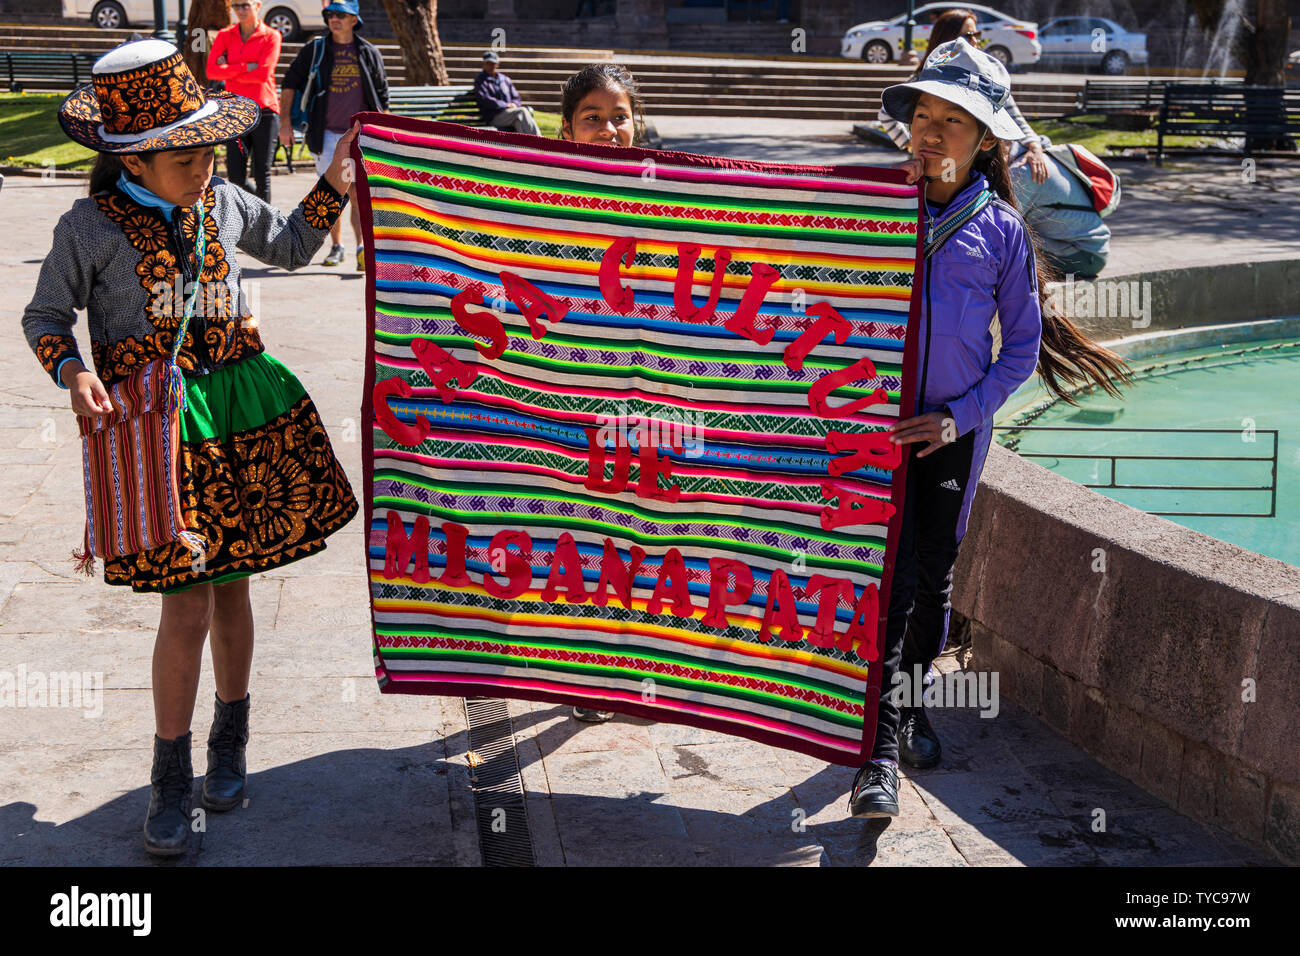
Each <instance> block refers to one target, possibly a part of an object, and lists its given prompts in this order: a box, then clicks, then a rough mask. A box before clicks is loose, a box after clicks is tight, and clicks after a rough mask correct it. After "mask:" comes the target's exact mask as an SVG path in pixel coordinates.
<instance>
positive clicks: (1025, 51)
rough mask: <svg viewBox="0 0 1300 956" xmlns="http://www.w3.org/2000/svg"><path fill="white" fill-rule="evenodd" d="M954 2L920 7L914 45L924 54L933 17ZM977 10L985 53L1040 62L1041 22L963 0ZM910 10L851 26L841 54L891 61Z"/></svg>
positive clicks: (1009, 61)
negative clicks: (1033, 21)
mask: <svg viewBox="0 0 1300 956" xmlns="http://www.w3.org/2000/svg"><path fill="white" fill-rule="evenodd" d="M956 6H957V4H955V3H927V4H926V5H925V6H923V7H917V8H916V13H915V19H916V26H915V27H914V28H913V30H912V46H913V48H914V49H915V50H916V51H917V53H918V54H920V55H924V53H925V48H926V45H927V43H928V42H929V39H930V26H931V21H932V20H933V19H934V18H935V17H937V16H938V15H939V14H941V13H943V12H944V11H945V10H952V9H954V8H955V7H956ZM962 6H964V7H965V8H966V9H967V10H970V12H971V13H973V14H975V25H976V28H977V29H978V30H979V31H980V39H979V44H980V47H981V48H982V49H983V50H984V52H985V53H988V54H990V55H991V56H995V57H997V58H998V59H999V60H1001V61H1002V62H1003V63H1004V64H1006V65H1007V66H1008V67H1011V66H1023V65H1025V64H1029V63H1036V62H1038V57H1039V53H1040V52H1041V51H1040V48H1039V46H1038V39H1037V37H1038V24H1036V23H1032V22H1030V21H1026V20H1019V19H1017V18H1016V17H1012V16H1008V15H1007V14H1005V13H999V12H998V11H997V10H994V9H993V8H992V7H984V6H980V5H979V4H974V3H967V4H962ZM906 23H907V14H906V13H902V14H899V15H898V16H896V17H894V19H892V20H871V21H868V22H866V23H859V24H858V25H857V26H855V27H850V28H849V31H848V32H847V33H846V34H844V39H843V40H842V41H841V43H840V55H841V56H844V57H847V58H848V59H850V60H866V61H867V62H868V63H890V62H892V61H894V60H897V59H898V58H899V56H900V55H901V54H902V52H903V29H904V25H905V24H906Z"/></svg>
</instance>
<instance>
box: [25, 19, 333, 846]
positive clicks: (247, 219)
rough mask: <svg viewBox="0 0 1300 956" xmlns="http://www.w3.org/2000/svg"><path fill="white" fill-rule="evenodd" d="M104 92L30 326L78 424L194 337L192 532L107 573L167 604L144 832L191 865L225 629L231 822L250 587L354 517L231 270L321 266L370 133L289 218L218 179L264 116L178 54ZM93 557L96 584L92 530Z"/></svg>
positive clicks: (213, 793) (104, 78)
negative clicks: (215, 172)
mask: <svg viewBox="0 0 1300 956" xmlns="http://www.w3.org/2000/svg"><path fill="white" fill-rule="evenodd" d="M92 79H93V82H92V84H91V85H90V86H87V87H83V88H81V89H79V90H76V91H75V92H73V93H72V94H71V95H70V96H69V97H68V98H67V99H66V100H65V101H64V103H63V105H62V107H61V108H60V111H59V120H60V123H61V124H62V126H63V129H64V131H65V132H66V133H67V134H68V136H70V137H71V138H72V139H74V140H76V141H77V142H79V143H81V144H83V145H85V146H88V147H89V148H91V149H94V150H97V151H98V152H99V158H98V160H97V162H96V164H95V167H94V172H93V173H92V175H91V182H90V197H89V198H87V199H80V200H78V201H77V202H76V203H74V204H73V207H72V209H71V210H69V211H68V212H67V213H65V214H64V215H63V217H62V218H61V219H60V220H59V222H58V224H57V225H56V226H55V229H54V242H53V249H52V250H51V252H50V254H49V255H48V256H47V257H46V259H45V262H44V264H43V265H42V267H41V272H40V278H39V280H38V283H37V287H36V294H35V297H34V298H33V299H32V302H31V304H30V305H28V307H27V309H26V311H25V312H24V314H23V328H24V331H25V332H26V335H27V340H28V342H29V343H30V345H31V347H32V349H33V350H34V351H35V353H36V356H37V358H38V359H39V360H40V362H41V365H42V366H43V367H44V368H45V370H46V372H48V373H49V374H50V376H51V377H52V378H53V380H54V381H55V382H56V383H57V384H58V385H59V386H61V387H63V388H66V389H69V390H70V391H71V400H72V408H73V411H74V412H76V413H77V414H78V415H80V416H91V417H94V416H110V415H112V414H113V413H114V411H115V409H114V403H113V400H112V398H111V397H110V389H111V388H112V387H113V386H114V385H115V384H116V383H121V382H124V381H125V380H127V379H129V378H131V377H132V376H133V375H134V374H135V373H136V371H137V370H138V369H141V368H142V367H144V366H147V365H149V364H150V363H151V362H153V361H154V360H155V359H159V358H164V359H165V358H168V357H169V356H172V355H173V346H174V344H175V340H176V338H177V335H178V333H180V332H181V331H182V330H183V337H182V340H181V344H180V347H179V350H178V351H175V354H174V366H175V367H176V368H179V370H180V372H179V373H175V372H171V369H170V367H169V372H171V374H173V376H174V381H175V382H176V385H175V390H176V393H177V403H176V405H174V406H172V407H180V408H181V409H182V410H181V411H180V413H179V417H180V429H179V439H180V441H179V455H177V456H176V457H177V472H176V473H177V477H178V485H179V501H180V508H181V513H182V514H183V519H184V530H183V531H181V532H180V537H179V538H177V540H174V541H170V542H169V543H166V544H163V545H162V546H160V547H156V548H150V549H147V550H142V551H138V552H136V553H128V554H117V555H114V556H112V557H106V559H105V563H104V580H105V582H107V583H108V584H114V585H124V586H130V587H131V588H132V590H134V591H141V592H145V591H147V592H157V593H161V594H162V615H161V621H160V623H159V626H158V636H157V640H156V643H155V645H154V656H153V695H154V714H155V720H156V728H155V731H156V732H155V736H154V759H153V771H152V774H151V783H152V790H151V793H150V798H149V811H148V815H147V818H146V820H145V825H144V832H145V847H146V849H147V850H148V851H149V852H150V853H152V854H155V855H160V856H174V855H177V854H180V853H183V852H185V849H186V847H187V843H188V838H189V834H190V830H191V820H190V816H191V799H192V788H193V771H192V769H191V752H190V751H191V748H190V745H191V734H190V723H191V719H192V717H193V712H194V703H195V697H196V695H197V692H198V683H199V670H200V664H201V658H202V651H203V643H204V641H205V639H206V637H207V634H208V632H209V630H211V634H212V663H213V671H214V672H215V677H216V690H217V694H216V707H215V719H214V720H213V724H212V728H211V732H210V734H209V736H208V753H207V758H208V765H207V774H206V776H205V778H204V781H203V790H202V802H203V805H204V806H205V807H206V808H207V809H209V810H218V811H219V810H228V809H231V808H233V807H234V806H236V805H238V804H239V803H240V802H241V801H242V799H243V793H244V787H245V780H246V767H245V756H244V754H245V745H246V743H247V741H248V713H249V705H250V697H249V694H248V679H249V673H250V669H251V661H252V650H253V616H252V610H251V607H250V604H249V597H248V584H249V581H248V579H249V576H250V575H252V574H255V573H257V572H259V571H265V570H267V569H269V568H273V567H278V566H280V565H283V564H286V563H288V562H290V561H296V560H298V559H299V558H304V557H306V556H308V555H310V554H313V553H315V552H317V551H319V550H321V549H322V548H324V547H325V539H326V537H328V536H329V535H331V534H333V533H334V532H335V531H337V530H338V529H339V528H341V527H342V526H343V525H345V524H346V523H347V522H348V521H349V520H350V519H351V518H352V516H353V515H354V514H356V512H357V502H356V499H355V498H354V497H353V494H352V489H351V486H350V485H349V483H348V479H347V476H346V475H345V474H344V472H343V468H342V467H341V466H340V465H339V462H338V461H337V460H336V458H335V457H334V453H333V450H332V449H331V446H330V441H329V437H328V436H327V434H326V431H325V426H324V425H323V423H322V422H321V419H320V416H319V415H318V414H317V411H316V408H315V406H314V405H313V403H312V400H311V398H310V397H309V396H308V394H307V392H306V390H305V389H304V388H303V386H302V383H301V382H299V381H298V379H297V378H296V377H295V376H294V374H293V372H291V371H290V370H289V369H288V368H287V367H286V366H285V365H284V364H282V363H281V362H280V361H278V360H277V359H275V358H274V357H272V356H271V355H270V354H269V353H267V352H266V351H265V350H264V348H263V345H262V341H261V338H260V337H259V335H258V330H257V322H256V316H252V315H250V314H249V311H248V308H247V302H246V300H245V298H244V296H242V295H241V293H240V283H239V277H240V268H239V263H238V262H237V261H236V259H235V254H234V253H235V249H236V247H238V248H239V249H240V250H242V251H243V252H246V253H247V254H249V255H251V256H253V257H254V258H256V259H259V260H261V261H262V262H266V263H269V264H271V265H276V266H280V267H282V268H285V269H296V268H299V267H301V266H304V265H306V264H308V262H310V260H311V257H312V255H313V254H314V253H315V252H316V250H317V249H319V247H320V245H321V243H322V241H323V240H324V238H325V236H326V235H327V233H328V231H329V227H330V225H331V224H332V223H333V222H334V221H335V220H336V219H337V218H338V216H339V214H340V212H341V211H342V209H343V204H344V202H345V201H346V200H345V196H346V193H347V185H348V183H347V180H348V178H349V177H348V176H347V173H346V171H347V170H348V169H350V166H349V165H348V160H347V158H346V157H347V149H348V146H349V144H350V143H351V140H352V139H353V138H354V137H355V135H356V127H354V128H353V130H352V131H351V132H350V133H349V134H348V135H346V136H344V138H343V140H342V141H341V142H340V143H339V145H338V148H337V150H336V151H335V154H334V160H333V163H332V164H331V165H330V167H329V169H328V170H327V171H326V173H325V175H323V176H322V177H321V178H320V180H319V181H318V182H317V183H316V184H315V186H313V187H312V189H311V191H310V192H309V193H308V194H307V197H306V198H305V199H304V200H303V201H302V202H301V203H299V205H298V206H297V208H296V209H294V211H293V212H292V214H290V215H289V216H285V215H284V214H283V213H281V212H280V211H279V210H278V209H276V208H275V207H273V206H271V205H269V204H267V203H265V202H263V201H262V200H261V199H259V198H257V197H256V196H253V195H251V194H249V193H248V192H246V191H245V190H244V189H242V188H240V187H239V186H236V185H235V184H233V183H228V182H226V181H224V180H222V179H219V178H214V177H213V176H212V169H213V161H214V158H215V152H214V149H213V146H214V144H216V143H224V142H228V141H230V140H232V139H235V138H237V137H239V136H242V135H244V134H246V133H247V132H248V131H249V130H251V129H253V128H254V127H255V126H256V125H257V123H258V115H259V109H258V105H257V104H256V103H254V102H253V101H252V100H249V99H246V98H244V97H241V96H236V95H234V94H230V93H223V94H215V95H205V93H204V91H203V90H202V89H200V87H199V85H198V83H197V82H195V80H194V77H193V76H192V75H191V73H190V72H189V70H188V69H187V68H186V67H185V64H184V63H183V61H182V58H181V54H180V53H179V51H177V49H176V48H175V47H174V46H172V45H171V44H169V43H166V42H163V41H161V40H152V39H151V40H139V41H136V42H131V43H126V44H123V45H122V46H120V47H118V48H116V49H114V50H112V51H110V52H109V53H107V54H105V55H104V56H103V57H101V58H100V59H99V60H98V61H97V62H96V63H95V66H94V69H93V77H92ZM200 249H201V250H202V252H201V253H199V254H198V255H197V256H196V252H198V250H200ZM196 259H197V260H199V261H196ZM196 301H197V302H199V303H200V305H199V307H198V308H194V304H195V302H196ZM183 303H184V304H183ZM185 305H188V306H189V308H188V309H187V308H185ZM78 309H85V310H86V312H87V318H88V325H89V332H90V342H91V355H92V359H93V363H94V371H90V370H89V369H87V368H86V367H85V365H84V364H83V362H82V358H81V352H80V350H79V349H78V347H77V342H76V339H75V337H74V335H73V326H74V325H75V322H76V311H77V310H78ZM182 388H183V401H181V396H180V394H179V393H180V390H181V389H182ZM121 394H122V391H121V390H119V400H120V395H121ZM87 467H88V476H87V477H88V482H87V487H88V489H89V488H90V482H89V466H87ZM87 503H88V505H89V503H90V495H89V494H88V496H87ZM117 505H118V510H119V512H120V511H122V510H125V505H124V504H123V503H122V502H118V503H117ZM110 507H111V503H110ZM100 553H102V554H108V553H109V552H107V551H101V552H100ZM79 557H80V560H81V562H82V566H83V569H84V570H86V572H87V573H88V574H89V573H91V570H92V568H93V554H92V553H91V545H90V532H89V528H88V532H87V545H86V550H85V551H84V552H83V553H82V554H81V555H80V556H79Z"/></svg>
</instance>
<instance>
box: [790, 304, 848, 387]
mask: <svg viewBox="0 0 1300 956" xmlns="http://www.w3.org/2000/svg"><path fill="white" fill-rule="evenodd" d="M804 314H805V315H815V316H817V321H816V322H814V323H813V324H812V325H811V326H809V327H808V329H807V331H805V332H804V333H803V334H802V335H800V336H799V337H798V338H797V339H795V340H794V341H793V342H791V343H790V344H789V345H787V346H786V347H785V352H784V354H783V355H782V356H781V360H782V361H783V362H785V364H786V367H787V368H789V369H791V370H792V371H795V372H798V371H802V369H803V360H804V359H805V358H807V357H808V353H809V352H811V351H812V350H813V349H815V348H816V347H817V346H818V345H820V344H821V341H822V339H824V338H826V335H827V333H834V335H835V344H836V345H843V344H844V343H845V342H847V341H848V339H849V332H850V331H851V330H852V327H851V326H850V325H849V320H848V319H846V318H844V316H842V315H840V314H839V312H837V311H836V310H835V307H834V306H832V305H831V304H830V303H829V302H814V303H813V304H812V305H811V306H809V307H808V308H806V309H804Z"/></svg>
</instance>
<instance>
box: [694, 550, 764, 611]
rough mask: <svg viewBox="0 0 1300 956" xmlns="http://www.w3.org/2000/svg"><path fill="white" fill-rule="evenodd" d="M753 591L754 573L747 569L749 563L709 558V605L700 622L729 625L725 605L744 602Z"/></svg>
mask: <svg viewBox="0 0 1300 956" xmlns="http://www.w3.org/2000/svg"><path fill="white" fill-rule="evenodd" d="M733 584H734V586H733ZM753 593H754V573H753V572H752V571H750V570H749V565H747V564H742V563H741V562H739V561H733V560H732V559H731V558H709V607H708V610H707V611H705V612H704V617H703V618H701V623H702V624H705V625H707V626H709V627H718V628H726V627H729V626H730V623H729V622H728V621H727V607H728V606H730V605H733V604H734V605H740V604H744V603H745V602H746V601H748V600H749V596H750V595H751V594H753Z"/></svg>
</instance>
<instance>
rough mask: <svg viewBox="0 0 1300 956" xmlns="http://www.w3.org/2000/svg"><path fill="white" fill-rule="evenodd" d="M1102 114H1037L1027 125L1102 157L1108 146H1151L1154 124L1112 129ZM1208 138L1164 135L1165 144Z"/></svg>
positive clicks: (1207, 141)
mask: <svg viewBox="0 0 1300 956" xmlns="http://www.w3.org/2000/svg"><path fill="white" fill-rule="evenodd" d="M1104 122H1105V117H1103V116H1100V115H1093V116H1072V117H1070V118H1069V119H1048V118H1038V119H1034V120H1031V121H1030V123H1029V125H1030V126H1032V127H1033V128H1034V132H1035V133H1038V134H1039V135H1040V136H1050V137H1051V139H1052V142H1053V143H1078V144H1079V145H1080V146H1084V147H1086V148H1088V149H1090V150H1092V152H1093V153H1094V154H1096V155H1097V156H1100V157H1103V158H1104V157H1105V156H1106V153H1107V152H1108V151H1109V150H1108V149H1107V147H1109V146H1121V147H1130V146H1150V147H1152V148H1155V145H1156V131H1155V127H1152V128H1151V129H1144V130H1127V129H1114V128H1113V127H1108V126H1104V125H1102V124H1103V123H1104ZM1212 142H1213V140H1212V138H1208V137H1203V136H1166V137H1165V145H1166V146H1206V145H1209V144H1211V143H1212Z"/></svg>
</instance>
